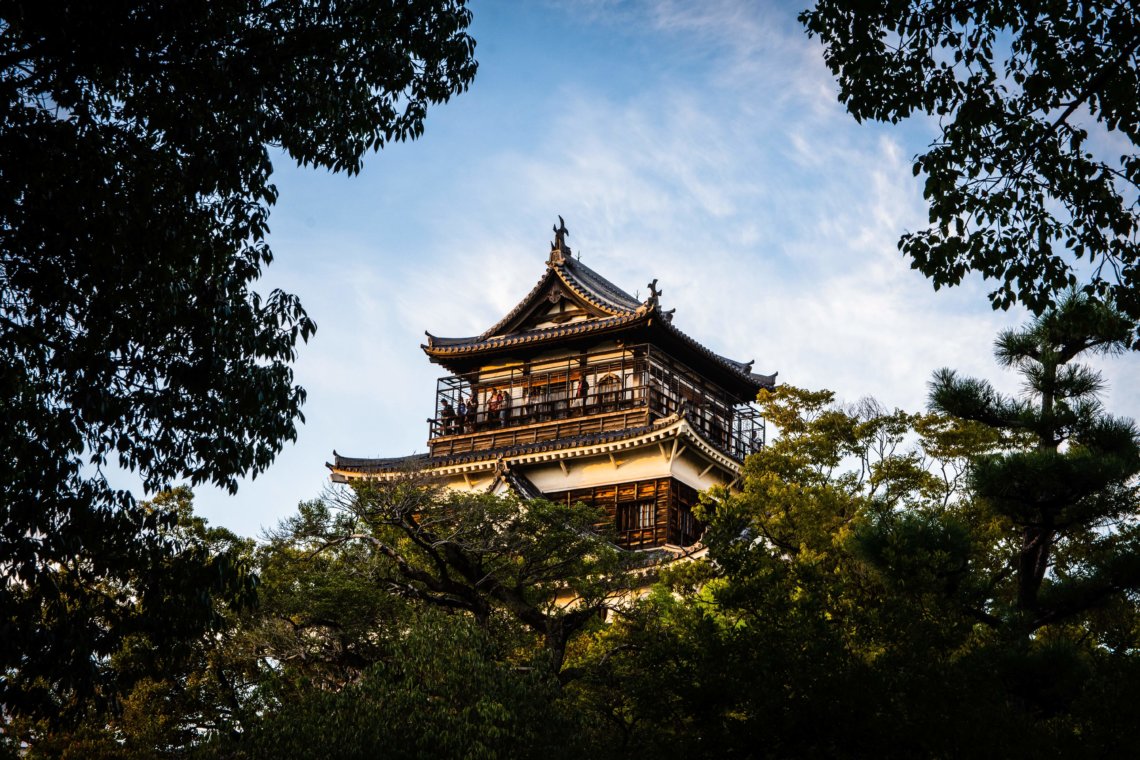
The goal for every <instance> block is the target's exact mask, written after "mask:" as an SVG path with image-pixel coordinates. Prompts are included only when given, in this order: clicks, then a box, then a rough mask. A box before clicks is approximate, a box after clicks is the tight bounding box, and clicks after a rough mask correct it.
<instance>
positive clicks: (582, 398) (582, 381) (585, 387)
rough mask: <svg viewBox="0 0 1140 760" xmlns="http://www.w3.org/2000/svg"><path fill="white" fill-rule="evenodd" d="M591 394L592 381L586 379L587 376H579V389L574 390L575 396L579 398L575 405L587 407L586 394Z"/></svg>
mask: <svg viewBox="0 0 1140 760" xmlns="http://www.w3.org/2000/svg"><path fill="white" fill-rule="evenodd" d="M589 394H590V383H589V382H588V381H587V380H586V376H585V375H582V377H580V378H578V389H577V390H576V391H575V392H574V397H575V398H576V399H577V402H576V403H575V404H574V405H575V406H580V407H582V408H583V409H585V408H586V396H588V395H589Z"/></svg>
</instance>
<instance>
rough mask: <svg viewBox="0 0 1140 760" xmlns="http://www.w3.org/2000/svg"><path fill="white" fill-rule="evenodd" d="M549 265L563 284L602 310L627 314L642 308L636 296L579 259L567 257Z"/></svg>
mask: <svg viewBox="0 0 1140 760" xmlns="http://www.w3.org/2000/svg"><path fill="white" fill-rule="evenodd" d="M551 267H552V268H553V269H554V270H555V271H556V272H557V274H558V278H559V279H560V280H561V281H562V284H563V285H565V286H566V287H567V288H569V289H570V290H572V291H573V292H574V293H575V294H576V295H577V296H578V297H579V298H582V299H583V300H585V301H588V302H589V303H590V304H592V305H594V306H596V307H597V308H599V309H601V310H603V311H607V312H609V313H611V314H629V313H632V312H635V311H637V310H639V309H641V308H642V303H641V302H639V301H638V300H637V299H636V298H634V297H633V296H631V295H630V294H629V293H626V292H625V291H624V290H622V289H621V288H619V287H618V286H617V285H614V284H613V283H612V282H610V281H609V280H607V279H606V278H605V277H602V276H601V275H600V274H598V273H597V272H595V271H594V270H593V269H590V268H589V267H588V266H586V265H585V264H583V263H582V262H580V261H575V260H574V259H567V260H566V261H565V262H564V263H562V264H553V265H551Z"/></svg>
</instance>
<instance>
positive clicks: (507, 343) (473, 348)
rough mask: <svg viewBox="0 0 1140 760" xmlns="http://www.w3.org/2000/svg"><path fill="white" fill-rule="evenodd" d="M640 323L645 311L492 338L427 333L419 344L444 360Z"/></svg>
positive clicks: (432, 354) (436, 357)
mask: <svg viewBox="0 0 1140 760" xmlns="http://www.w3.org/2000/svg"><path fill="white" fill-rule="evenodd" d="M640 322H648V314H645V313H642V314H637V313H634V314H619V315H616V316H612V317H603V318H601V319H587V320H585V321H583V322H568V323H567V324H564V325H558V326H556V327H545V328H543V329H541V330H530V331H528V332H524V333H515V334H514V335H501V336H496V337H493V338H482V337H480V336H473V337H470V338H437V337H435V336H429V337H430V338H431V340H430V341H429V342H428V343H427V344H425V345H421V346H420V348H422V349H423V350H424V353H425V354H427V355H428V356H429V357H431V358H432V360H433V361H435V360H445V359H447V358H451V357H462V356H470V355H477V354H496V353H500V352H502V351H505V350H511V349H514V348H519V347H521V346H537V345H541V344H543V343H546V342H549V341H554V340H562V339H565V338H575V337H578V336H585V335H594V334H599V335H600V334H605V333H607V332H612V331H614V330H622V329H626V328H629V327H632V326H636V325H637V324H638V323H640Z"/></svg>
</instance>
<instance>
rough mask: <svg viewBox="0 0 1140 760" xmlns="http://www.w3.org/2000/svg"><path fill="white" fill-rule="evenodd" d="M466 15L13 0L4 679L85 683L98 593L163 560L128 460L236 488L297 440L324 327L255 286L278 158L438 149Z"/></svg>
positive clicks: (470, 67)
mask: <svg viewBox="0 0 1140 760" xmlns="http://www.w3.org/2000/svg"><path fill="white" fill-rule="evenodd" d="M469 22H470V13H469V12H468V11H467V10H466V8H465V7H464V2H463V0H407V1H406V2H395V3H394V2H390V1H389V0H353V1H352V2H344V3H325V2H311V1H309V0H284V1H283V2H267V1H264V0H219V1H215V0H209V1H208V2H207V1H206V0H195V1H193V2H180V3H172V4H153V3H140V2H136V1H132V0H123V1H121V2H120V1H115V2H109V3H97V4H89V3H72V2H52V1H50V0H49V1H48V2H4V3H0V85H2V87H3V93H2V95H0V418H2V419H3V420H4V425H3V426H2V429H0V451H3V456H0V524H2V525H3V531H2V532H0V570H2V571H3V575H4V577H5V579H6V583H5V586H4V588H3V589H0V615H2V617H0V624H2V626H3V630H2V635H0V637H2V638H3V640H4V641H5V642H6V646H5V647H3V648H2V651H3V654H0V687H3V688H0V691H5V692H7V687H8V686H10V681H9V679H7V678H6V677H5V676H4V675H3V674H5V673H7V672H9V671H10V670H11V669H14V668H18V669H20V670H21V671H24V672H26V673H31V672H34V671H36V670H37V668H42V669H43V670H42V673H41V675H42V676H43V679H44V685H45V688H46V689H47V691H49V692H59V691H60V690H61V689H62V690H63V691H67V690H68V688H70V686H72V685H75V684H76V683H78V682H81V681H83V673H85V672H87V671H88V670H89V668H85V667H83V666H82V662H83V661H84V660H85V659H87V658H90V657H92V656H97V655H98V654H100V653H102V654H106V653H107V652H108V651H111V650H113V649H114V648H115V646H116V645H115V642H114V641H113V639H114V638H115V636H114V635H113V632H114V627H113V626H111V625H110V623H109V621H110V620H112V619H113V618H114V617H115V616H116V615H117V614H118V612H117V611H116V609H115V608H116V605H114V604H111V605H108V602H107V599H106V598H103V597H100V596H99V595H98V594H97V593H95V592H94V589H96V588H97V587H98V586H99V585H100V584H101V583H103V582H108V583H126V582H127V581H128V579H129V578H130V576H131V574H132V573H133V572H134V571H135V570H136V569H137V568H139V567H143V566H146V565H148V564H150V563H153V562H155V561H158V558H160V557H162V556H165V555H166V554H167V553H168V550H167V547H166V545H165V544H164V542H163V539H162V538H161V533H162V526H161V525H160V524H159V523H161V522H162V521H163V519H164V517H163V515H162V514H160V513H156V512H147V511H146V510H143V509H140V508H139V507H138V506H137V505H136V504H134V502H133V500H132V498H131V497H130V495H129V494H127V493H125V492H120V491H116V490H114V489H112V488H111V487H110V486H109V485H108V484H107V482H106V479H105V478H104V476H103V468H104V467H105V466H106V465H107V464H108V463H111V462H114V463H117V464H118V465H121V466H122V467H124V468H127V469H129V470H133V471H135V472H137V473H138V474H139V475H140V476H141V478H142V481H143V483H144V484H145V486H146V488H147V489H148V490H151V491H155V490H157V489H159V488H161V487H163V486H164V485H166V484H168V483H170V482H172V481H173V480H175V479H186V480H188V481H189V482H191V483H193V484H198V483H207V482H208V483H213V484H216V485H219V486H223V487H226V488H229V489H231V490H232V489H235V488H236V485H237V479H238V478H239V477H240V476H243V475H247V474H253V475H256V474H257V473H259V472H261V471H263V470H264V469H265V468H266V467H267V466H268V465H269V463H270V462H271V461H272V460H273V458H274V456H275V455H276V454H277V452H278V451H280V449H281V447H282V445H284V443H285V442H287V441H289V440H292V439H294V438H295V437H296V424H297V422H298V421H299V420H301V419H302V416H301V404H302V402H303V401H304V398H305V394H304V391H303V390H302V389H301V388H299V387H296V386H295V385H294V384H293V376H292V371H291V370H290V367H289V363H290V362H291V361H292V360H293V358H294V356H295V352H296V350H297V346H298V343H299V341H303V340H305V339H307V338H309V337H310V336H311V335H312V334H313V331H314V330H315V324H314V322H313V320H312V319H310V318H309V316H308V315H307V314H306V313H305V311H304V310H303V308H302V307H301V305H300V303H299V302H298V300H297V299H296V298H295V297H294V296H292V295H289V294H287V293H284V292H281V291H277V290H275V291H273V292H271V293H269V294H268V295H264V296H263V295H261V294H259V293H257V292H256V291H255V290H254V289H253V287H252V286H253V283H254V281H255V280H256V279H257V278H258V276H259V275H260V274H261V271H262V268H263V267H264V266H265V265H267V264H269V263H270V261H271V260H272V252H271V250H270V248H269V246H268V244H267V242H266V233H267V231H268V216H269V210H270V207H271V206H272V205H273V203H274V201H275V200H276V197H277V191H276V189H275V187H274V185H273V184H272V182H271V172H272V168H273V167H272V162H271V157H272V156H271V149H273V150H279V151H280V152H281V154H282V155H284V156H287V157H288V158H289V159H291V160H295V161H297V162H299V163H301V164H305V165H310V166H316V167H324V168H327V169H330V170H332V171H345V172H348V173H354V172H357V171H359V170H360V168H361V165H362V161H363V157H364V155H365V154H366V153H367V152H369V151H370V150H374V149H379V148H381V147H382V146H384V145H385V144H387V143H389V142H391V141H398V140H406V139H411V138H415V137H418V136H419V135H420V134H421V133H422V132H423V128H424V127H423V124H424V119H425V116H426V113H427V108H428V106H429V105H430V104H433V103H440V102H443V101H446V100H448V99H449V98H450V97H451V96H452V95H454V94H456V93H459V92H461V91H463V90H464V89H465V88H466V87H467V86H468V85H469V83H470V82H471V80H472V77H473V76H474V73H475V67H476V65H475V61H474V59H473V57H472V56H473V51H474V42H473V40H472V39H471V37H470V36H468V34H467V33H466V28H467V26H468V24H469ZM64 609H66V610H69V611H68V612H67V614H66V615H65V616H64V619H62V620H54V622H50V623H49V622H47V621H48V620H49V619H52V618H53V616H54V615H55V614H56V612H60V611H62V610H64ZM50 610H55V612H49V611H50ZM61 614H62V613H61ZM3 699H4V700H5V701H6V703H8V704H17V703H18V699H17V698H16V695H13V694H9V693H5V694H3Z"/></svg>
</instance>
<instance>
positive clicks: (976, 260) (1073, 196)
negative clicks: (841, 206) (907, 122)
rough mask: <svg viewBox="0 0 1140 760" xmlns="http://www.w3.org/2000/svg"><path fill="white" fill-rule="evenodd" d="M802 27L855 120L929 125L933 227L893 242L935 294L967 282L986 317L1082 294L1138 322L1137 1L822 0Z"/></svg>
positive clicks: (919, 162) (925, 168) (927, 167)
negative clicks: (929, 121)
mask: <svg viewBox="0 0 1140 760" xmlns="http://www.w3.org/2000/svg"><path fill="white" fill-rule="evenodd" d="M800 19H801V21H802V22H803V23H804V25H805V26H806V28H807V30H808V33H809V34H810V35H817V36H818V37H819V38H820V40H821V41H822V42H823V45H824V58H825V60H826V62H827V65H828V66H829V67H830V68H831V71H832V72H833V73H834V74H835V75H836V76H837V77H838V80H839V87H840V90H839V97H840V100H841V101H842V102H843V103H844V104H845V105H846V106H847V109H848V111H850V113H851V114H852V115H853V116H854V117H855V118H856V119H860V120H862V119H875V120H879V121H889V122H897V121H899V120H901V119H906V118H908V117H911V116H914V115H915V114H926V115H928V116H931V117H934V119H936V120H937V130H938V137H937V138H936V139H935V140H934V142H933V143H932V144H931V145H930V146H929V148H928V149H927V150H926V152H924V153H922V154H920V155H918V156H917V157H916V159H915V163H914V172H915V174H916V175H918V174H922V175H924V176H925V177H926V183H925V187H924V191H923V192H924V195H925V197H926V199H927V200H928V201H929V204H930V226H929V227H928V228H926V229H924V230H918V231H914V232H909V233H907V234H905V235H904V236H903V237H902V239H901V240H900V242H899V247H900V249H901V250H902V251H903V253H904V254H906V255H907V256H909V257H910V258H911V260H912V266H913V267H914V268H916V269H918V270H920V271H921V272H922V273H923V274H924V275H926V276H927V277H929V278H931V280H932V281H933V283H934V286H935V288H939V287H941V286H943V285H956V284H958V283H959V282H961V281H962V279H963V278H964V277H965V276H966V275H967V274H968V273H970V272H978V273H980V274H981V275H982V276H983V277H985V278H987V279H992V280H995V281H996V286H995V288H994V290H993V291H992V292H991V294H990V299H991V301H992V303H993V305H994V306H995V307H1001V308H1006V307H1008V306H1010V305H1011V304H1013V303H1014V302H1020V303H1022V304H1024V305H1025V306H1027V307H1029V308H1030V309H1031V310H1033V311H1034V312H1035V313H1037V314H1040V313H1042V312H1043V311H1044V310H1045V309H1046V308H1047V307H1049V306H1050V305H1051V304H1053V303H1054V302H1055V300H1056V297H1057V296H1059V295H1060V294H1061V293H1062V292H1064V291H1065V290H1067V289H1069V288H1071V287H1073V286H1076V285H1082V286H1086V287H1087V288H1088V291H1089V292H1090V293H1091V294H1095V295H1099V296H1101V297H1102V298H1103V297H1109V296H1110V297H1112V298H1113V299H1114V300H1115V301H1116V303H1117V305H1118V307H1119V308H1120V309H1121V310H1122V311H1123V312H1124V313H1125V314H1126V315H1127V316H1128V317H1130V318H1131V319H1132V320H1133V322H1135V323H1137V324H1140V152H1138V151H1137V146H1138V145H1140V13H1137V9H1136V6H1135V4H1134V3H1130V2H1121V1H1120V0H1096V1H1095V2H1081V1H1078V0H1063V1H1062V2H1050V3H1045V2H1028V3H1027V2H1020V1H1019V0H996V1H995V2H988V3H961V2H955V1H954V0H909V1H905V2H873V3H859V2H850V0H819V2H816V3H815V5H814V7H812V8H811V9H809V10H807V11H805V12H804V13H803V14H802V15H801V16H800ZM1138 329H1140V328H1138ZM1137 340H1140V332H1138V333H1137V335H1136V336H1134V342H1136V341H1137Z"/></svg>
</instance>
